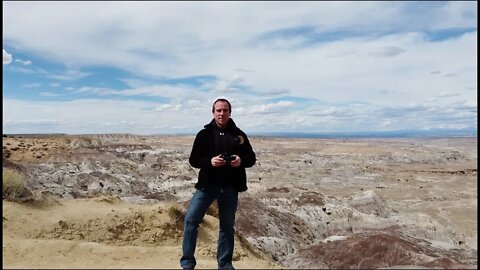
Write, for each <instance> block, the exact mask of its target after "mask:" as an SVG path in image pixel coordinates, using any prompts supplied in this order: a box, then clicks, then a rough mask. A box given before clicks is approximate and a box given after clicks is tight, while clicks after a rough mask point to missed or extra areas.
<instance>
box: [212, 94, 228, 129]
mask: <svg viewBox="0 0 480 270" xmlns="http://www.w3.org/2000/svg"><path fill="white" fill-rule="evenodd" d="M212 113H213V117H214V118H215V122H216V123H217V125H218V126H219V127H220V128H226V127H227V124H228V120H229V119H230V115H231V113H232V106H231V105H230V102H229V101H228V100H226V99H223V98H219V99H217V100H215V102H214V103H213V106H212Z"/></svg>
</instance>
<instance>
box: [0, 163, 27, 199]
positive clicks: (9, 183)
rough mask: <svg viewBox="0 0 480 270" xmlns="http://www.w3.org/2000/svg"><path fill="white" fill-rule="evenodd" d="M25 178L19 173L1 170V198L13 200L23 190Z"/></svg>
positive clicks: (6, 169) (5, 169)
mask: <svg viewBox="0 0 480 270" xmlns="http://www.w3.org/2000/svg"><path fill="white" fill-rule="evenodd" d="M24 185H25V177H24V176H23V175H22V174H20V173H19V172H17V171H15V170H12V169H8V168H3V198H6V199H11V200H15V199H17V198H18V197H19V195H20V194H21V193H22V192H23V190H24V189H25V186H24Z"/></svg>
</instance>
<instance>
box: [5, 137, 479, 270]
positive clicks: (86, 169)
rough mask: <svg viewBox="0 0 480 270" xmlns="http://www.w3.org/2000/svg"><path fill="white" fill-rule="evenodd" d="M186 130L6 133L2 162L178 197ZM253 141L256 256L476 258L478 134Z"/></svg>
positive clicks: (246, 211) (416, 261) (124, 196)
mask: <svg viewBox="0 0 480 270" xmlns="http://www.w3.org/2000/svg"><path fill="white" fill-rule="evenodd" d="M193 139H194V138H193V137H189V136H186V137H180V136H179V137H175V136H172V137H169V136H159V137H155V136H134V135H128V134H125V135H90V136H53V137H52V136H28V137H25V136H23V137H22V138H19V137H18V136H16V137H13V138H12V137H11V136H9V137H4V138H3V157H4V159H3V163H4V165H3V166H4V167H5V166H9V167H15V168H16V169H17V170H20V171H22V172H23V173H24V174H25V175H26V176H27V179H28V183H27V186H28V188H29V189H30V190H31V191H32V192H33V193H34V194H40V193H41V194H43V196H47V195H48V196H57V197H59V198H63V199H82V198H89V197H94V198H96V197H99V196H118V197H119V198H120V199H121V200H122V201H124V202H128V203H134V204H137V205H138V204H143V205H152V204H156V203H177V204H179V205H183V206H185V205H186V204H187V203H188V200H189V199H190V197H191V194H192V192H193V191H194V190H193V185H194V183H195V182H196V176H197V172H198V170H196V169H194V168H192V167H191V166H190V165H189V164H188V156H189V154H190V150H191V145H192V143H193ZM251 142H252V145H253V147H254V150H255V152H256V153H257V159H258V161H257V164H256V165H255V166H254V167H253V168H251V169H248V170H247V174H248V177H249V191H247V192H245V193H242V194H241V196H240V205H239V211H238V214H237V224H236V230H237V233H238V236H239V239H238V241H239V242H241V243H243V244H245V246H248V247H249V249H250V250H251V252H253V253H256V254H257V255H258V256H267V257H268V258H270V259H271V260H272V261H274V262H277V263H280V264H281V265H282V266H283V267H286V268H378V267H381V268H398V267H400V268H401V267H414V268H419V267H425V268H432V267H441V268H476V265H477V255H476V254H477V248H476V246H477V221H476V220H477V181H476V179H477V151H476V149H477V138H438V139H375V140H369V139H362V140H326V139H279V138H263V137H258V138H255V137H254V138H251ZM132 226H134V224H133V223H132V224H130V223H128V224H124V227H125V228H132ZM57 227H59V228H60V229H61V228H62V224H59V225H58V226H57ZM77 227H78V228H80V229H78V228H77V229H78V230H79V231H82V230H86V231H88V226H87V225H85V224H81V225H78V224H77ZM4 230H5V229H4ZM59 235H61V234H59ZM106 235H107V234H105V236H104V237H107V236H106ZM58 237H60V238H61V236H58ZM83 237H86V238H88V237H91V236H85V235H84V236H83ZM136 239H139V240H138V241H141V242H145V243H148V237H147V238H145V239H143V238H142V237H136ZM142 239H143V240H142ZM89 241H92V242H102V241H103V240H102V241H100V240H98V239H95V238H92V239H90V238H89Z"/></svg>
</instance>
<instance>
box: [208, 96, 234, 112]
mask: <svg viewBox="0 0 480 270" xmlns="http://www.w3.org/2000/svg"><path fill="white" fill-rule="evenodd" d="M219 101H223V102H226V103H227V104H228V111H229V112H230V113H232V105H231V104H230V101H228V100H226V99H224V98H219V99H217V100H215V102H213V105H212V113H213V112H215V104H217V102H219Z"/></svg>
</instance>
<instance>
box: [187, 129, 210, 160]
mask: <svg viewBox="0 0 480 270" xmlns="http://www.w3.org/2000/svg"><path fill="white" fill-rule="evenodd" d="M207 137H208V136H207V133H206V130H201V131H200V132H198V134H197V136H196V137H195V141H194V142H193V147H192V152H191V153H190V158H189V159H188V161H189V163H190V165H192V166H193V167H195V168H198V169H202V168H210V167H212V163H211V159H212V157H211V156H210V154H209V153H210V151H208V149H206V147H207V145H208V143H207Z"/></svg>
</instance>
